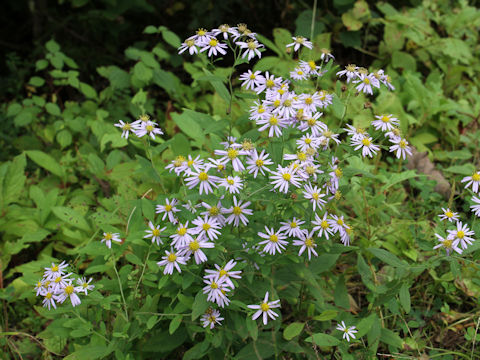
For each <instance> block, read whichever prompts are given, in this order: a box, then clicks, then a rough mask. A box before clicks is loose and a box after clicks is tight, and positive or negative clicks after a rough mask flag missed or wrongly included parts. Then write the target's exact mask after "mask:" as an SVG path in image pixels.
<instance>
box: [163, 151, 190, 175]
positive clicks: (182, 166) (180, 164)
mask: <svg viewBox="0 0 480 360" xmlns="http://www.w3.org/2000/svg"><path fill="white" fill-rule="evenodd" d="M165 169H167V170H168V172H172V170H173V171H174V172H175V174H176V175H177V176H178V175H180V174H181V173H182V172H184V171H185V170H186V169H188V166H187V159H186V158H185V156H182V155H179V156H177V157H176V158H175V159H174V160H172V161H171V162H170V164H168V165H167V166H165Z"/></svg>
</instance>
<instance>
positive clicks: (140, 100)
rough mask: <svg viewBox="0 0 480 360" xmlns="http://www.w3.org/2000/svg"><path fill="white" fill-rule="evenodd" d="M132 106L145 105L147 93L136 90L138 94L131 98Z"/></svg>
mask: <svg viewBox="0 0 480 360" xmlns="http://www.w3.org/2000/svg"><path fill="white" fill-rule="evenodd" d="M131 101H132V104H135V105H145V103H146V102H147V93H146V92H145V91H143V89H140V90H138V92H137V93H136V94H135V95H134V96H133V97H132V100H131Z"/></svg>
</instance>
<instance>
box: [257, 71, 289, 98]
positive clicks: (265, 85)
mask: <svg viewBox="0 0 480 360" xmlns="http://www.w3.org/2000/svg"><path fill="white" fill-rule="evenodd" d="M258 83H259V84H258V86H257V88H256V89H255V92H256V93H257V94H260V93H261V92H263V91H265V90H266V89H270V90H271V89H275V88H277V87H280V85H281V83H282V78H281V77H277V78H276V77H275V76H274V75H270V73H269V72H268V71H266V72H265V75H264V76H262V78H261V79H260V81H259V82H258Z"/></svg>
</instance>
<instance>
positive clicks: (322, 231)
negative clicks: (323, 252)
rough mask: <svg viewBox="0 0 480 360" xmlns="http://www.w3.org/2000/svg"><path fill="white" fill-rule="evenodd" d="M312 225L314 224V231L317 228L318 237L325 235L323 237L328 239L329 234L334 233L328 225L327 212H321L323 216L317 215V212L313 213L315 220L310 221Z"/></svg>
mask: <svg viewBox="0 0 480 360" xmlns="http://www.w3.org/2000/svg"><path fill="white" fill-rule="evenodd" d="M312 225H315V227H314V228H313V230H314V231H317V230H318V237H322V235H325V238H326V239H327V240H328V239H329V237H330V235H333V234H334V233H335V230H334V229H333V227H332V226H331V225H330V222H329V219H328V213H327V212H325V214H323V218H321V217H320V216H318V214H315V220H314V221H312Z"/></svg>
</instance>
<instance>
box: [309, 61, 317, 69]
mask: <svg viewBox="0 0 480 360" xmlns="http://www.w3.org/2000/svg"><path fill="white" fill-rule="evenodd" d="M308 66H310V69H312V70H315V69H316V68H317V64H315V61H313V60H310V61H309V62H308Z"/></svg>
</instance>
